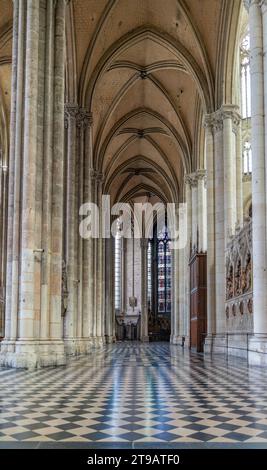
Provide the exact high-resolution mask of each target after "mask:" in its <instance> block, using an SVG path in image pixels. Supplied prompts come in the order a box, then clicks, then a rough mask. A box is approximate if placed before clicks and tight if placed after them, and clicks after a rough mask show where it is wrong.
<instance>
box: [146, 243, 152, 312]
mask: <svg viewBox="0 0 267 470" xmlns="http://www.w3.org/2000/svg"><path fill="white" fill-rule="evenodd" d="M147 300H148V308H149V309H150V310H151V307H152V241H151V240H149V241H148V248H147Z"/></svg>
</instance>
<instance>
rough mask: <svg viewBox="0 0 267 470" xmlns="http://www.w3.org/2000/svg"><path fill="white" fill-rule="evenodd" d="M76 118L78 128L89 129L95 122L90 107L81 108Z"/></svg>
mask: <svg viewBox="0 0 267 470" xmlns="http://www.w3.org/2000/svg"><path fill="white" fill-rule="evenodd" d="M76 119H77V127H78V128H83V129H88V128H90V127H91V126H92V124H93V116H92V113H91V112H90V111H89V109H88V108H79V110H78V113H77V116H76Z"/></svg>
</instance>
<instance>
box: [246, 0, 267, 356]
mask: <svg viewBox="0 0 267 470" xmlns="http://www.w3.org/2000/svg"><path fill="white" fill-rule="evenodd" d="M246 3H247V4H248V6H249V26H250V44H251V57H250V68H251V91H252V93H251V95H252V103H251V105H252V106H251V107H252V112H251V114H252V115H251V135H252V156H253V163H252V165H253V171H252V206H253V223H252V227H253V310H254V332H255V333H264V334H265V333H266V336H265V337H264V336H257V335H255V337H254V338H253V339H252V340H251V345H250V349H251V350H255V351H260V352H265V353H266V352H267V315H266V311H267V247H266V243H267V240H266V230H267V227H266V217H267V214H266V210H267V201H266V198H267V191H266V181H267V164H266V163H267V162H266V158H267V137H266V135H267V134H266V129H267V123H266V111H267V96H266V90H265V84H266V85H267V62H266V61H267V59H266V53H267V39H266V34H267V11H266V1H265V0H263V1H262V0H250V1H247V2H246ZM266 357H267V356H266V354H257V353H252V352H251V353H250V355H249V360H250V361H251V362H255V363H265V364H266Z"/></svg>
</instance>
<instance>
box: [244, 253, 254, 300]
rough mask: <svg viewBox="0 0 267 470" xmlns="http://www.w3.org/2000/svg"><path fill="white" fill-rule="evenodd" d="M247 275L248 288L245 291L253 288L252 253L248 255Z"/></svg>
mask: <svg viewBox="0 0 267 470" xmlns="http://www.w3.org/2000/svg"><path fill="white" fill-rule="evenodd" d="M245 277H246V290H245V292H248V291H250V290H251V288H252V263H251V254H250V253H249V254H248V256H247V263H246V269H245Z"/></svg>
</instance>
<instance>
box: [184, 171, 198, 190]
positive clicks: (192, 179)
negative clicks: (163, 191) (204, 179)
mask: <svg viewBox="0 0 267 470" xmlns="http://www.w3.org/2000/svg"><path fill="white" fill-rule="evenodd" d="M184 182H185V184H188V186H190V188H196V187H197V178H196V174H195V173H188V174H187V175H185V177H184Z"/></svg>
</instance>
